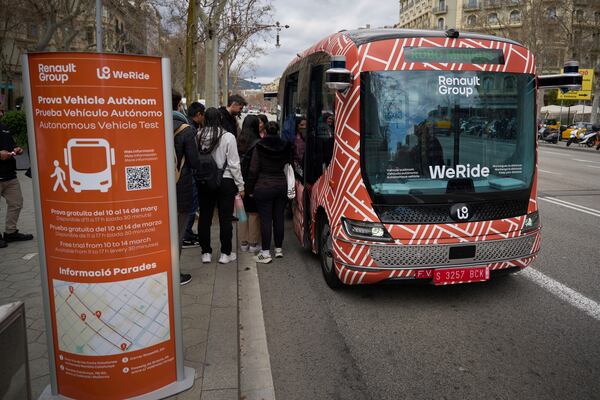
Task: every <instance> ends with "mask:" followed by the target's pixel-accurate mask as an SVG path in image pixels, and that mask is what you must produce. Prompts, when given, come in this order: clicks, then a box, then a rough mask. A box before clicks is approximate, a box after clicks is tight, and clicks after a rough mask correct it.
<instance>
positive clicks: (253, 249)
mask: <svg viewBox="0 0 600 400" xmlns="http://www.w3.org/2000/svg"><path fill="white" fill-rule="evenodd" d="M260 248H261V246H259V245H257V244H256V245H254V246H252V245H251V246H249V247H248V251H249V252H250V253H254V254H256V253H258V251H259V250H260Z"/></svg>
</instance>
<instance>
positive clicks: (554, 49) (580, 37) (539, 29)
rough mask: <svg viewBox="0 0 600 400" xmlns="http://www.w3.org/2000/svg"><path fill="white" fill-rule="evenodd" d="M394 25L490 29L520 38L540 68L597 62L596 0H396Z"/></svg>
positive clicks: (599, 10) (599, 20) (599, 6)
mask: <svg viewBox="0 0 600 400" xmlns="http://www.w3.org/2000/svg"><path fill="white" fill-rule="evenodd" d="M396 27H398V28H421V29H449V28H454V29H458V30H459V31H460V30H466V31H475V32H481V33H488V34H492V35H495V36H500V37H507V38H511V39H514V40H516V41H518V42H520V43H523V44H524V45H525V46H526V47H527V48H529V49H530V50H532V51H533V53H534V54H535V55H536V58H537V64H538V65H537V66H538V69H539V70H541V71H543V72H558V71H559V70H560V68H561V67H562V65H563V64H564V62H565V61H566V60H570V59H574V60H577V61H579V63H580V66H581V67H582V68H594V67H595V66H596V65H597V64H598V63H599V62H600V0H400V15H399V23H398V24H397V25H396Z"/></svg>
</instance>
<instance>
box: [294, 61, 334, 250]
mask: <svg viewBox="0 0 600 400" xmlns="http://www.w3.org/2000/svg"><path fill="white" fill-rule="evenodd" d="M327 68H328V64H327V65H325V64H319V65H315V66H313V67H312V68H311V71H310V84H309V97H308V111H307V116H306V117H307V131H306V132H307V135H306V152H305V156H304V167H305V168H304V171H305V174H304V183H305V187H304V191H303V196H302V197H299V198H298V201H301V202H302V203H303V204H302V205H303V208H302V209H303V213H302V218H303V222H304V224H303V228H304V231H303V239H304V240H303V241H302V243H303V244H304V246H305V247H306V248H308V249H310V248H311V240H310V239H311V238H310V232H311V221H312V218H311V204H310V199H311V189H312V187H313V186H314V184H315V183H316V182H317V181H318V180H319V178H320V177H321V176H322V175H323V173H324V172H325V170H326V169H327V167H328V166H329V163H330V162H331V158H332V155H333V141H334V118H335V116H334V102H333V99H334V94H333V92H331V91H330V90H329V89H327V88H326V87H325V86H324V84H325V70H326V69H327Z"/></svg>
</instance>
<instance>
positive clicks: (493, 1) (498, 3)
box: [483, 0, 503, 9]
mask: <svg viewBox="0 0 600 400" xmlns="http://www.w3.org/2000/svg"><path fill="white" fill-rule="evenodd" d="M502 6H503V1H502V0H484V2H483V8H486V9H490V8H500V7H502Z"/></svg>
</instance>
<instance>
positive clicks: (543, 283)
mask: <svg viewBox="0 0 600 400" xmlns="http://www.w3.org/2000/svg"><path fill="white" fill-rule="evenodd" d="M520 275H522V276H524V277H526V278H527V279H529V280H531V281H532V282H534V283H535V284H536V285H538V286H540V287H542V288H544V289H546V290H547V291H549V292H550V293H552V294H553V295H555V296H556V297H558V298H560V299H562V300H564V301H566V302H567V303H569V304H570V305H572V306H573V307H575V308H578V309H579V310H581V311H583V312H585V313H586V314H587V315H589V316H590V317H592V318H594V319H595V320H597V321H600V304H598V303H597V302H595V301H594V300H592V299H590V298H588V297H585V296H584V295H582V294H581V293H579V292H576V291H575V290H573V289H571V288H570V287H568V286H565V285H563V284H562V283H560V282H558V281H555V280H554V279H552V278H550V277H548V276H546V275H544V274H542V273H541V272H540V271H538V270H536V269H533V268H531V267H530V268H525V269H524V270H523V271H521V273H520Z"/></svg>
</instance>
